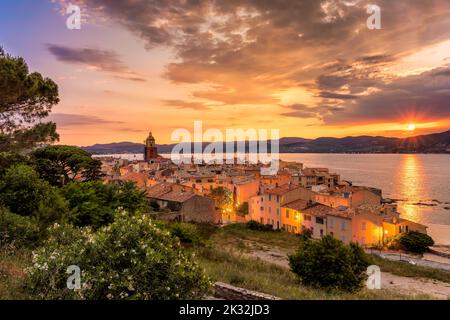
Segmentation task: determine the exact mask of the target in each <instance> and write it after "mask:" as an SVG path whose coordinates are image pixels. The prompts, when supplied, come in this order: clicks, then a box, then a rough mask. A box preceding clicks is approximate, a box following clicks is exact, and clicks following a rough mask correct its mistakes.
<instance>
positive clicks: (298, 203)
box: [283, 199, 308, 211]
mask: <svg viewBox="0 0 450 320" xmlns="http://www.w3.org/2000/svg"><path fill="white" fill-rule="evenodd" d="M307 207H308V201H306V200H301V199H299V200H295V201H292V202H289V203H287V204H284V205H283V208H289V209H293V210H297V211H300V210H303V209H306V208H307Z"/></svg>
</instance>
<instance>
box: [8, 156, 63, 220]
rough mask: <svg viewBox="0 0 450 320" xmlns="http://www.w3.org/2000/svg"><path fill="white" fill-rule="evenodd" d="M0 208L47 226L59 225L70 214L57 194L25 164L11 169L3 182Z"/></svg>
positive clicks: (55, 190)
mask: <svg viewBox="0 0 450 320" xmlns="http://www.w3.org/2000/svg"><path fill="white" fill-rule="evenodd" d="M0 205H1V206H4V207H5V208H7V209H8V210H9V211H10V212H12V213H15V214H18V215H21V216H28V217H33V218H35V219H37V220H38V221H39V223H41V224H44V225H49V224H51V223H54V222H55V221H60V220H61V219H63V217H64V216H65V214H66V213H67V211H68V209H67V203H66V201H65V200H64V198H63V197H62V196H61V195H60V194H59V192H58V190H57V189H56V188H53V187H52V186H50V184H49V183H48V182H46V181H44V180H41V179H40V178H39V176H38V174H37V173H36V171H35V170H34V169H33V168H32V167H30V166H27V165H24V164H18V165H13V166H11V167H10V168H9V169H7V170H6V172H5V174H4V175H3V176H2V178H1V179H0Z"/></svg>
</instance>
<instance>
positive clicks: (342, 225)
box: [341, 221, 347, 231]
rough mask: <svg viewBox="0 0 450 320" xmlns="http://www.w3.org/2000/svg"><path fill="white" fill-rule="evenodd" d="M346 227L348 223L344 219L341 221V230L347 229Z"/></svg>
mask: <svg viewBox="0 0 450 320" xmlns="http://www.w3.org/2000/svg"><path fill="white" fill-rule="evenodd" d="M346 227H347V225H346V223H345V221H342V222H341V230H342V231H345V229H346Z"/></svg>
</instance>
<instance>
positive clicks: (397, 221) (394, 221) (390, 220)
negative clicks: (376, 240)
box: [383, 217, 428, 228]
mask: <svg viewBox="0 0 450 320" xmlns="http://www.w3.org/2000/svg"><path fill="white" fill-rule="evenodd" d="M383 221H384V222H387V223H391V224H400V223H404V222H408V223H413V224H415V225H419V226H422V227H424V228H428V227H427V226H425V225H423V224H420V223H417V222H414V221H411V220H408V219H403V218H394V217H391V218H386V219H383Z"/></svg>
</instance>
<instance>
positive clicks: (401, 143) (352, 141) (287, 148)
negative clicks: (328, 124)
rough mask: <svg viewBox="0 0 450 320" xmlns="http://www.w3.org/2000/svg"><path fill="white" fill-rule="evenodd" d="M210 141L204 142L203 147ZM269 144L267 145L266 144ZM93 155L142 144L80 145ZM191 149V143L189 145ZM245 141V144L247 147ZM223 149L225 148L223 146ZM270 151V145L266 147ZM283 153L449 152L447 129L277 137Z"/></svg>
mask: <svg viewBox="0 0 450 320" xmlns="http://www.w3.org/2000/svg"><path fill="white" fill-rule="evenodd" d="M208 144H209V143H207V142H204V143H203V147H202V148H204V147H205V146H207V145H208ZM174 146H175V144H163V145H158V152H159V153H170V152H171V150H172V148H173V147H174ZM269 147H270V144H269ZM82 148H83V149H84V150H86V151H88V152H90V153H92V154H115V153H142V152H143V150H144V145H143V144H142V143H134V142H115V143H108V144H95V145H93V146H88V147H82ZM191 148H192V150H193V148H194V145H193V144H192V145H191ZM247 149H248V142H247V143H246V150H247ZM224 150H225V147H224ZM269 150H270V148H269ZM280 152H282V153H450V130H449V131H446V132H442V133H435V134H429V135H421V136H416V137H410V138H389V137H380V136H376V137H372V136H359V137H345V138H329V137H323V138H317V139H303V138H297V137H287V138H281V139H280Z"/></svg>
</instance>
